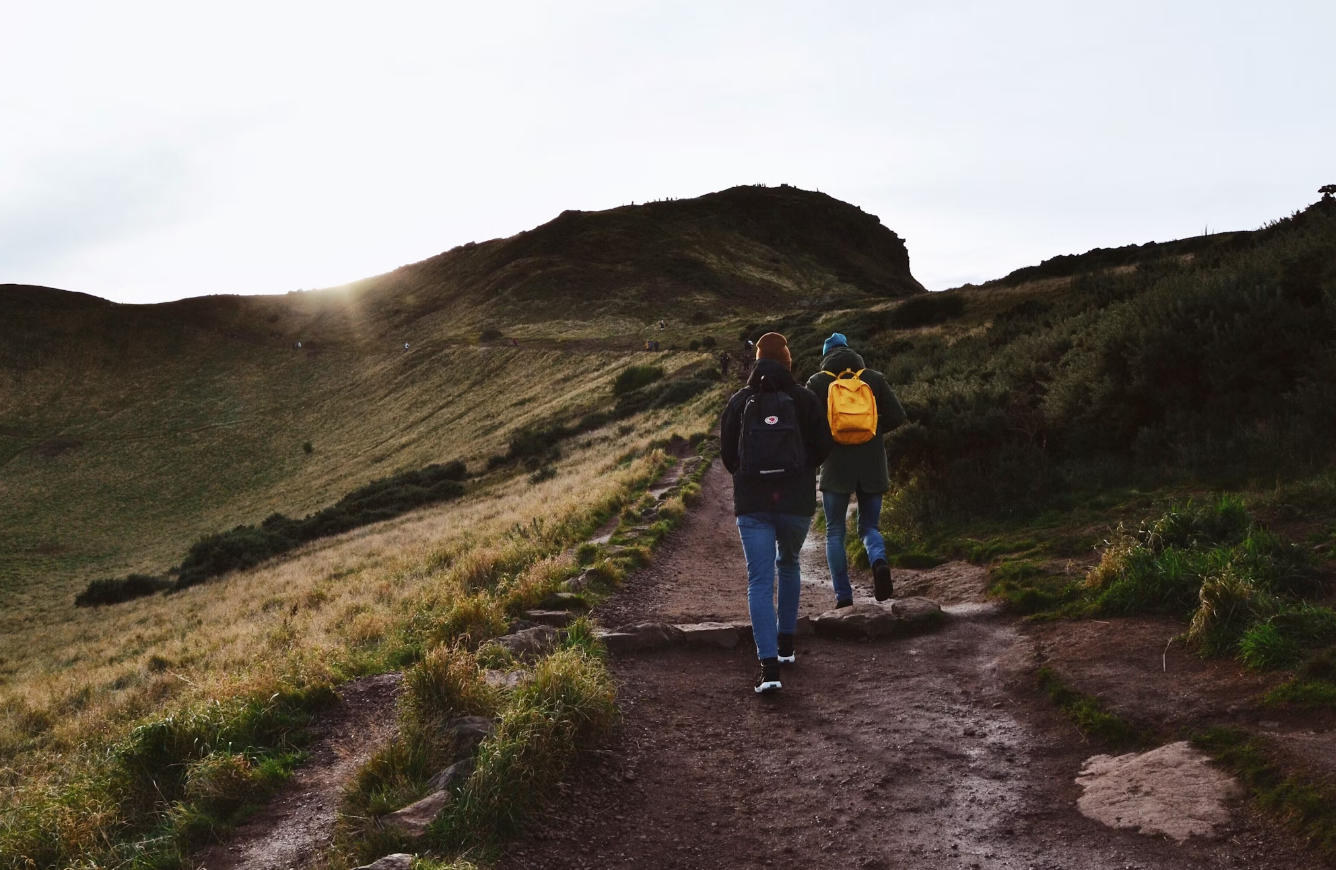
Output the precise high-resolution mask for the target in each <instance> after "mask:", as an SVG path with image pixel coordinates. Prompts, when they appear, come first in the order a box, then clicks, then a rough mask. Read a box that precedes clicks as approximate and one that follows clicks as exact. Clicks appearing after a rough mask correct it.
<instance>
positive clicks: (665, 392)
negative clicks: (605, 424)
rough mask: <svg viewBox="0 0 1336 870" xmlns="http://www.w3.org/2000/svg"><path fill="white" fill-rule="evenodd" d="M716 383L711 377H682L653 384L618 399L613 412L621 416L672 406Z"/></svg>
mask: <svg viewBox="0 0 1336 870" xmlns="http://www.w3.org/2000/svg"><path fill="white" fill-rule="evenodd" d="M714 383H715V382H714V381H712V380H710V379H709V378H682V379H680V380H675V381H662V382H660V383H656V384H651V385H650V386H646V387H641V388H640V389H638V390H636V391H635V392H632V393H627V394H626V395H624V396H622V397H621V398H620V399H618V400H617V406H616V408H615V409H614V411H613V413H614V414H615V415H616V416H617V417H619V418H621V417H629V416H631V415H632V414H639V413H641V412H643V411H652V410H654V409H656V408H671V407H673V406H674V405H680V404H682V403H683V402H686V401H689V400H690V399H694V398H695V397H696V396H699V395H700V394H701V393H703V392H705V391H707V390H709V389H710V388H711V387H713V386H714Z"/></svg>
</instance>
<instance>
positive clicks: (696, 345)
mask: <svg viewBox="0 0 1336 870" xmlns="http://www.w3.org/2000/svg"><path fill="white" fill-rule="evenodd" d="M687 350H700V342H699V341H698V340H696V339H694V338H693V339H691V341H690V342H688V343H687Z"/></svg>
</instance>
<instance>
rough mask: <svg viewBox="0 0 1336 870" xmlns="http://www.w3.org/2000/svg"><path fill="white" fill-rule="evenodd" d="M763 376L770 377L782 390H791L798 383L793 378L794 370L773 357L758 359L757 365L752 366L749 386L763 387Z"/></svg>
mask: <svg viewBox="0 0 1336 870" xmlns="http://www.w3.org/2000/svg"><path fill="white" fill-rule="evenodd" d="M761 378H769V379H770V380H771V381H772V382H773V383H774V384H775V386H776V387H778V388H779V389H781V390H791V389H793V388H794V387H796V386H797V385H798V382H797V381H796V380H794V379H793V372H791V371H789V370H788V367H787V366H785V365H784V364H783V363H779V362H776V361H774V360H772V359H758V360H757V361H756V365H754V366H752V370H751V377H749V378H747V386H749V387H752V388H754V389H758V390H759V389H760V388H761Z"/></svg>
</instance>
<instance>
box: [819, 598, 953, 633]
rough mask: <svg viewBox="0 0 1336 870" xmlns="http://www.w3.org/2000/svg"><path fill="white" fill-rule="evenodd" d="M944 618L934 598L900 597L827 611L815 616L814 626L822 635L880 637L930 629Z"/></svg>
mask: <svg viewBox="0 0 1336 870" xmlns="http://www.w3.org/2000/svg"><path fill="white" fill-rule="evenodd" d="M945 618H946V617H945V614H943V613H942V608H941V607H940V606H938V604H937V602H935V601H932V600H929V599H927V598H899V599H895V600H892V601H888V602H886V603H885V604H867V603H862V604H854V605H851V606H849V607H841V608H838V609H836V610H827V611H826V612H825V613H822V614H820V615H818V616H816V617H814V618H813V619H812V627H813V628H814V629H815V630H816V633H817V635H818V636H820V637H831V638H836V639H841V640H879V639H881V638H888V637H905V636H907V635H911V634H918V633H921V632H924V631H929V630H931V629H933V628H935V627H936V626H938V625H940V624H941V623H942V622H943V621H944V620H945Z"/></svg>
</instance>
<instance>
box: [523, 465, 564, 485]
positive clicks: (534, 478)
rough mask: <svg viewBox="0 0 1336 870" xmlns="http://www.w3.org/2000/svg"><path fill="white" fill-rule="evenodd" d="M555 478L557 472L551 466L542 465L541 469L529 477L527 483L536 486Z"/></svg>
mask: <svg viewBox="0 0 1336 870" xmlns="http://www.w3.org/2000/svg"><path fill="white" fill-rule="evenodd" d="M556 476H557V470H556V469H555V468H553V467H552V466H551V465H544V466H543V467H542V468H540V469H538V470H537V471H535V472H534V473H533V474H531V475H529V483H533V484H538V483H542V482H543V481H545V480H551V479H552V478H554V477H556Z"/></svg>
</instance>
